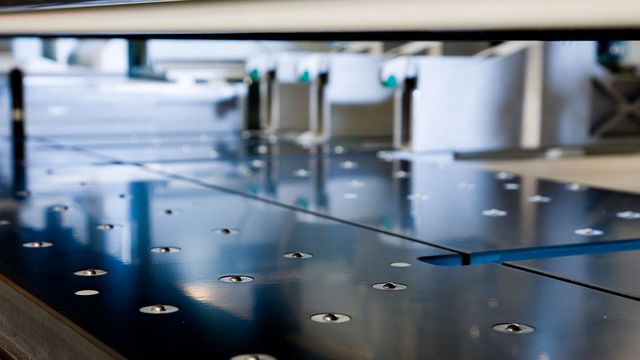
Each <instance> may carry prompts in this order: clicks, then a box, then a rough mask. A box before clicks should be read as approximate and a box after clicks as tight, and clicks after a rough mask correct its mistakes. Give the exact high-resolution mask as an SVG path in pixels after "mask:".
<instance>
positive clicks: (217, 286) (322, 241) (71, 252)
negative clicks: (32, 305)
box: [0, 144, 640, 359]
mask: <svg viewBox="0 0 640 360" xmlns="http://www.w3.org/2000/svg"><path fill="white" fill-rule="evenodd" d="M73 155H74V151H70V150H65V149H55V148H47V147H46V146H44V147H43V146H42V145H35V144H34V145H33V146H32V147H31V158H33V159H34V163H35V164H39V162H38V159H39V158H40V156H46V157H52V158H57V159H69V160H70V162H72V164H42V165H30V166H28V168H27V179H28V184H29V186H28V190H29V191H30V193H29V195H28V196H16V194H15V193H12V189H10V188H9V187H5V188H4V194H5V200H3V201H4V202H5V204H7V206H4V207H3V210H2V212H1V216H2V219H3V220H6V221H8V222H9V223H8V224H6V223H5V224H4V225H3V227H2V228H1V230H0V231H2V233H3V234H4V235H3V236H2V238H3V241H2V243H0V247H1V249H2V250H1V251H0V271H1V272H2V273H3V274H4V275H5V276H8V277H9V278H11V279H12V280H13V281H14V282H16V283H18V284H19V285H20V286H21V287H23V288H24V289H26V290H27V291H29V292H30V293H32V294H33V295H35V296H36V297H38V298H39V299H41V300H42V301H44V302H45V303H47V304H48V305H49V306H51V307H52V308H53V309H55V310H56V311H58V312H59V313H60V314H62V315H64V316H65V317H67V318H68V319H70V320H71V321H73V322H74V323H76V324H77V325H79V326H80V327H81V328H82V329H84V331H87V332H89V333H90V334H92V335H94V336H96V337H97V338H98V339H100V340H102V341H103V342H105V343H106V344H107V345H109V346H111V347H112V348H113V349H115V350H116V351H118V352H120V353H121V354H123V355H125V356H126V357H130V358H178V357H181V356H184V354H185V349H188V351H189V352H190V353H193V354H198V356H196V357H198V358H199V357H202V358H205V357H209V358H211V357H214V358H230V357H231V356H234V355H237V354H243V353H256V352H258V353H266V354H270V355H272V356H275V357H277V358H281V359H287V358H340V359H345V358H376V359H389V358H436V359H440V358H518V359H540V358H552V359H553V358H587V357H592V356H597V357H601V358H604V357H608V358H616V357H617V358H624V357H626V356H627V355H628V354H634V353H636V354H637V353H639V352H640V344H638V342H637V341H636V338H637V336H638V334H637V330H636V329H639V328H640V306H638V303H637V302H635V301H633V300H629V299H625V298H622V297H617V296H611V295H609V294H606V293H603V292H598V291H595V290H591V289H588V288H583V287H580V286H576V285H571V284H567V283H563V282H560V281H556V280H553V279H549V278H545V277H543V276H538V275H533V274H528V273H526V272H523V271H519V270H515V269H510V268H507V267H503V266H499V265H479V266H468V267H439V266H435V265H430V264H425V263H422V262H419V261H417V260H416V257H418V256H424V255H443V254H448V252H446V251H444V250H439V249H436V248H433V247H430V246H427V245H424V244H420V243H418V242H415V241H410V240H406V239H402V238H398V237H394V236H390V235H388V234H384V233H380V232H376V231H371V230H367V229H363V228H361V227H357V226H350V225H347V224H345V223H343V222H337V221H333V220H330V219H327V218H322V217H318V216H315V215H312V214H309V213H304V212H299V211H293V210H290V209H286V208H284V207H281V206H277V205H272V204H267V203H264V202H261V201H256V200H254V199H250V198H246V197H242V196H238V195H234V194H229V193H224V192H220V191H216V190H213V189H210V188H207V187H203V186H199V185H196V184H193V183H192V182H189V181H181V180H175V179H169V178H167V177H164V176H161V175H158V174H154V173H152V172H149V171H148V170H145V169H143V168H140V167H137V166H129V165H113V164H104V163H103V162H101V159H100V158H97V159H96V161H95V162H92V161H90V160H89V161H84V162H83V161H78V158H76V157H74V156H73ZM75 155H78V156H79V157H81V158H83V156H81V155H79V154H75ZM45 168H46V169H50V170H52V172H51V173H47V172H46V171H43V169H45ZM101 225H102V226H101ZM103 225H111V226H110V227H107V228H105V227H104V226H103ZM221 229H229V231H219V230H221ZM225 232H228V233H229V234H225ZM34 241H36V242H43V243H45V242H48V243H51V244H52V246H50V247H39V248H27V247H24V246H23V243H28V242H34ZM156 247H161V248H162V247H168V248H171V249H173V248H179V249H180V250H181V251H177V252H174V251H169V252H164V253H163V252H154V251H150V250H152V249H154V248H156ZM290 252H302V253H305V254H311V255H312V257H309V258H306V257H305V258H301V259H297V258H287V257H283V254H286V253H290ZM397 262H406V263H408V264H411V265H412V266H409V267H393V266H390V264H391V263H397ZM84 269H100V270H105V271H107V274H106V275H104V276H95V277H83V276H76V275H74V272H76V271H80V270H84ZM227 275H242V276H245V277H251V278H252V279H253V281H250V282H238V283H229V282H223V281H220V280H219V278H220V277H223V276H227ZM386 282H393V283H395V284H400V285H406V286H407V288H406V289H404V290H397V291H389V290H378V289H375V288H373V287H372V285H374V284H377V283H386ZM79 290H96V291H99V294H97V295H93V296H78V295H75V294H74V293H75V292H76V291H79ZM558 299H565V300H564V301H558ZM156 304H163V305H171V306H175V307H177V308H178V309H179V310H178V311H177V312H174V313H167V314H145V313H142V312H140V311H139V309H140V308H142V307H145V306H151V305H156ZM327 312H330V313H338V314H344V315H348V316H349V317H350V321H348V322H344V323H335V324H331V323H330V324H325V323H318V322H314V321H312V320H311V319H310V318H311V316H313V315H315V314H319V313H327ZM503 322H518V323H524V324H529V325H532V326H534V327H535V328H536V331H535V332H534V333H531V334H522V335H510V334H503V333H499V332H496V331H494V330H492V326H493V325H495V324H498V323H503ZM559 328H561V329H562V331H561V332H558V329H559ZM560 334H562V335H560Z"/></svg>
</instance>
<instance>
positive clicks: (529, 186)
mask: <svg viewBox="0 0 640 360" xmlns="http://www.w3.org/2000/svg"><path fill="white" fill-rule="evenodd" d="M71 143H73V142H71ZM80 148H82V149H86V150H90V151H92V152H95V153H97V154H102V155H105V156H108V157H110V158H113V159H120V160H124V161H127V162H132V163H136V164H140V165H143V166H144V167H146V168H148V169H150V170H153V171H156V172H159V173H163V174H165V175H171V176H176V177H179V178H181V179H185V180H190V181H193V182H195V183H198V184H201V185H210V186H212V187H216V188H220V189H224V190H227V191H233V192H236V193H242V194H245V195H248V196H251V197H255V198H259V199H264V200H268V201H274V202H277V203H278V204H282V205H286V206H289V207H292V208H297V209H302V210H305V211H310V212H313V213H317V214H321V215H326V216H329V217H332V218H335V219H339V220H343V221H348V222H352V223H355V224H359V225H361V226H364V227H368V228H372V229H375V230H378V231H383V232H387V233H390V234H397V235H401V236H407V237H411V238H413V239H416V240H419V241H422V242H425V243H428V244H437V245H439V246H442V247H445V248H448V249H451V250H454V251H459V252H463V253H481V254H483V253H487V252H488V253H491V252H495V251H503V250H514V249H531V248H539V247H549V246H559V245H562V246H565V245H580V244H591V243H594V242H606V241H617V240H623V239H640V227H639V226H638V222H639V221H640V220H630V219H624V218H620V217H618V216H617V213H620V212H625V211H638V210H640V196H638V195H633V194H623V193H617V192H612V191H605V190H599V189H589V188H581V187H579V185H576V184H573V185H572V184H566V183H559V182H553V181H545V180H542V179H538V178H534V177H520V176H517V175H515V174H502V173H492V172H485V171H480V170H477V169H475V168H471V167H468V166H464V165H460V164H458V163H445V162H442V161H438V160H435V161H434V160H433V159H432V158H425V157H420V156H417V157H414V158H410V159H405V160H398V159H395V160H389V159H386V158H384V157H381V156H380V154H379V153H378V152H377V151H374V150H370V149H369V150H366V149H365V150H362V149H361V148H358V147H355V146H352V147H349V146H342V145H338V146H336V145H329V146H319V147H311V148H308V149H305V148H302V147H300V146H298V145H293V144H291V143H289V142H286V141H278V142H274V141H272V143H270V142H269V141H268V140H259V139H244V140H243V139H240V138H239V137H236V138H235V139H233V138H232V139H229V138H226V139H221V140H218V141H216V140H214V139H210V138H207V141H206V142H199V141H198V140H197V137H196V136H194V137H193V141H192V142H183V143H181V144H174V145H168V146H162V145H160V146H158V147H157V148H154V146H150V145H149V144H148V143H146V142H140V143H135V142H134V143H129V145H128V146H117V145H113V146H109V145H104V144H103V145H93V146H92V145H87V144H86V143H85V144H84V145H81V146H80ZM336 148H337V150H338V151H336ZM207 154H208V155H207ZM207 156H209V158H208V159H207ZM496 210H499V211H496ZM488 215H503V216H488ZM452 222H454V223H456V224H458V225H459V226H451V223H452ZM583 229H592V230H594V231H591V232H589V231H588V230H586V231H587V232H585V231H582V230H583Z"/></svg>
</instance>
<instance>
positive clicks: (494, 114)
mask: <svg viewBox="0 0 640 360" xmlns="http://www.w3.org/2000/svg"><path fill="white" fill-rule="evenodd" d="M525 60H526V56H525V52H524V51H519V52H516V53H514V54H511V55H507V56H497V57H488V58H487V57H429V56H419V57H399V58H396V59H393V60H390V61H388V62H387V63H385V65H384V68H383V71H382V74H381V76H382V79H383V81H385V82H386V83H388V84H396V83H397V84H398V85H402V84H405V82H406V81H407V79H413V81H414V84H415V87H414V88H411V89H406V91H408V92H409V93H408V94H407V95H405V96H409V97H410V99H409V101H402V91H403V90H402V89H398V90H397V94H396V97H395V108H396V109H395V125H394V126H395V127H394V143H395V144H396V147H397V148H401V149H403V150H409V151H413V152H422V151H452V150H455V151H481V150H491V149H495V148H508V147H517V146H519V144H520V133H521V119H522V111H523V101H522V99H523V94H524V74H525V71H524V69H525ZM403 107H408V108H403ZM403 114H404V115H403ZM403 117H404V119H405V120H404V121H409V123H408V124H405V125H404V126H403V125H402V121H403V120H402V119H403ZM403 131H405V132H406V131H408V132H409V133H408V134H406V133H405V134H404V135H403V134H402V132H403ZM403 136H404V140H403Z"/></svg>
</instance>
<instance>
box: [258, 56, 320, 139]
mask: <svg viewBox="0 0 640 360" xmlns="http://www.w3.org/2000/svg"><path fill="white" fill-rule="evenodd" d="M308 56H309V53H306V52H279V53H269V54H260V55H257V56H254V57H251V58H249V59H248V61H247V63H246V69H247V74H248V75H249V77H250V78H251V79H252V80H253V81H260V87H261V89H260V119H261V127H262V129H263V130H266V131H268V132H288V131H294V132H295V131H299V132H303V131H306V130H308V129H309V91H310V88H309V84H307V83H303V82H301V81H299V79H298V70H297V64H298V62H299V61H300V60H301V59H304V58H307V57H308Z"/></svg>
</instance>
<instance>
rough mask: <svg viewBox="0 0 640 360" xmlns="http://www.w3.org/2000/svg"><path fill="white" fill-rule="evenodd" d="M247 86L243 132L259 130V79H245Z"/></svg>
mask: <svg viewBox="0 0 640 360" xmlns="http://www.w3.org/2000/svg"><path fill="white" fill-rule="evenodd" d="M247 84H248V89H247V109H246V110H247V112H246V116H247V119H246V122H245V130H260V79H258V78H256V79H251V78H247Z"/></svg>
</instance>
